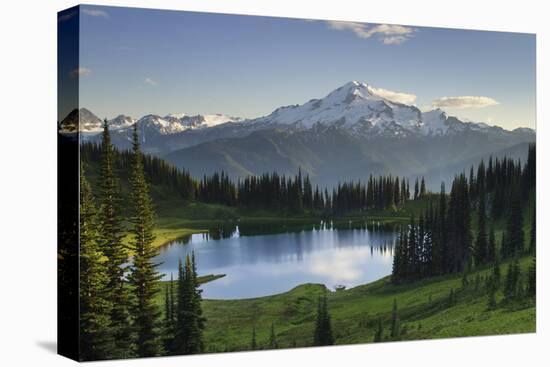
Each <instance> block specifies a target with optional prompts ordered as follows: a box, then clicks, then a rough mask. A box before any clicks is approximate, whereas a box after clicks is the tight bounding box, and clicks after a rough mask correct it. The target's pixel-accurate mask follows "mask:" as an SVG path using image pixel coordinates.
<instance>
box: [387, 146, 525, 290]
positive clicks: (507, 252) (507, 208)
mask: <svg viewBox="0 0 550 367" xmlns="http://www.w3.org/2000/svg"><path fill="white" fill-rule="evenodd" d="M535 160H536V156H535V146H534V145H532V146H530V147H529V152H528V158H527V162H526V163H525V165H522V163H521V162H520V161H513V160H510V159H508V158H504V159H502V160H499V159H496V160H495V161H493V159H490V160H489V165H488V167H486V166H485V164H484V162H481V163H480V164H479V165H478V167H477V174H474V173H473V172H474V170H473V168H472V169H471V171H470V172H471V173H470V178H469V179H467V178H466V175H465V174H461V175H459V176H457V177H455V179H454V181H453V184H452V188H451V192H450V195H446V193H445V186H444V185H443V184H442V186H441V192H440V194H439V198H438V200H437V203H436V202H434V201H432V200H430V202H429V204H428V208H427V210H425V212H424V213H423V214H421V215H420V216H419V217H418V218H415V217H414V216H411V219H410V223H409V225H408V226H407V227H405V228H401V230H400V233H399V235H398V238H397V241H396V246H395V253H394V260H393V270H392V281H393V282H394V283H401V282H404V281H414V280H418V279H421V278H425V277H429V276H434V275H440V274H448V273H456V272H461V271H463V270H464V269H465V268H466V267H467V266H468V265H469V264H472V265H474V266H480V265H484V264H488V263H492V262H494V261H497V260H498V259H499V258H502V259H505V258H510V257H514V256H520V255H521V254H523V253H524V252H525V250H529V251H532V252H534V249H535V215H534V214H533V223H532V225H531V227H532V230H531V236H530V237H531V238H530V243H529V245H528V246H526V244H525V234H524V230H523V225H524V218H523V212H524V209H525V205H526V203H527V200H526V199H527V198H528V197H529V195H530V194H534V191H535V190H534V189H535V183H536V179H535V168H534V167H535V163H536V161H535ZM495 208H496V209H495ZM476 211H477V217H476V218H472V216H473V215H475V213H476ZM503 217H505V220H506V228H505V231H504V234H503V236H502V239H501V241H500V246H498V245H497V240H496V237H495V222H496V221H497V220H499V219H501V218H503ZM474 220H477V231H476V233H475V236H474V234H473V233H472V222H473V221H474Z"/></svg>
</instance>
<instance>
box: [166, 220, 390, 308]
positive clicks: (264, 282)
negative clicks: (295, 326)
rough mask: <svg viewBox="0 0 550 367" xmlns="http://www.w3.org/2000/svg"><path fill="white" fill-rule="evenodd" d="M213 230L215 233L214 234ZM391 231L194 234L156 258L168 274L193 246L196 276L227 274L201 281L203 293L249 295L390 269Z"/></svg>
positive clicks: (355, 279)
mask: <svg viewBox="0 0 550 367" xmlns="http://www.w3.org/2000/svg"><path fill="white" fill-rule="evenodd" d="M212 233H214V235H212ZM394 240H395V233H394V231H393V230H391V228H386V227H381V226H372V227H370V228H366V227H363V228H351V227H350V228H349V229H335V228H333V227H332V226H330V227H329V228H327V226H326V225H325V224H321V225H320V226H311V227H309V228H307V229H302V230H301V231H298V232H284V233H276V234H263V235H261V234H255V235H251V236H246V235H243V233H242V232H240V231H239V227H234V228H233V229H232V230H229V231H228V230H224V231H223V233H222V234H220V233H219V232H216V231H212V232H211V234H207V233H205V234H195V235H192V236H191V237H190V238H188V239H187V240H186V241H176V242H174V243H172V244H170V245H168V246H166V247H165V248H163V250H162V251H161V254H160V255H159V256H158V257H157V258H156V261H160V262H163V264H162V265H161V266H160V268H159V269H160V271H161V272H162V273H164V274H165V278H164V279H169V278H170V274H173V275H174V276H177V266H178V259H179V258H184V257H185V256H186V255H187V254H189V253H191V251H195V256H196V259H197V268H198V273H199V275H206V274H227V275H226V276H225V277H224V278H221V279H218V280H216V281H213V282H210V283H207V284H205V285H203V290H204V291H203V296H204V297H205V298H214V299H235V298H250V297H259V296H265V295H271V294H275V293H280V292H285V291H288V290H290V289H291V288H293V287H295V286H297V285H299V284H303V283H322V284H325V285H326V286H327V287H329V288H332V289H333V288H334V287H335V286H338V285H344V286H346V287H353V286H356V285H359V284H364V283H368V282H371V281H374V280H376V279H379V278H381V277H383V276H386V275H388V274H390V273H391V266H392V255H393V253H392V248H393V242H394Z"/></svg>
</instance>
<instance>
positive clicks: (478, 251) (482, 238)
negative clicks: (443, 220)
mask: <svg viewBox="0 0 550 367" xmlns="http://www.w3.org/2000/svg"><path fill="white" fill-rule="evenodd" d="M477 223H478V228H477V239H476V247H475V262H476V266H477V265H482V264H485V262H486V261H487V258H488V248H487V247H488V245H487V229H486V214H485V190H484V189H483V188H482V189H481V191H480V192H479V205H478V222H477Z"/></svg>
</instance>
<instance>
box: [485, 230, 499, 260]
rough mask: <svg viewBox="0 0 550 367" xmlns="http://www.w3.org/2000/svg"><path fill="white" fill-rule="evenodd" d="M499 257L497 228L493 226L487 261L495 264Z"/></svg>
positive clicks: (490, 233)
mask: <svg viewBox="0 0 550 367" xmlns="http://www.w3.org/2000/svg"><path fill="white" fill-rule="evenodd" d="M496 257H497V243H496V239H495V227H494V225H492V224H491V229H490V230H489V246H488V247H487V261H489V262H493V261H495V259H496Z"/></svg>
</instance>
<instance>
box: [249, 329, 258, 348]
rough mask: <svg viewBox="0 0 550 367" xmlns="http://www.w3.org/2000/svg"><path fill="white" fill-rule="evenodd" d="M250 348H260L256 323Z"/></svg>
mask: <svg viewBox="0 0 550 367" xmlns="http://www.w3.org/2000/svg"><path fill="white" fill-rule="evenodd" d="M250 349H252V350H256V349H258V343H257V342H256V325H254V326H252V340H251V341H250Z"/></svg>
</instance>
